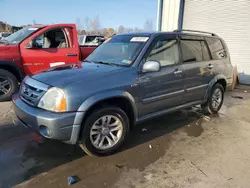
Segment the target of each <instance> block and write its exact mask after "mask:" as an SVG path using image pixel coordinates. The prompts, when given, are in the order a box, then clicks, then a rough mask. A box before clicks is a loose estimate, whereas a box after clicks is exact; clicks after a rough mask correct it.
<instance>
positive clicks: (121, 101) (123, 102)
mask: <svg viewBox="0 0 250 188" xmlns="http://www.w3.org/2000/svg"><path fill="white" fill-rule="evenodd" d="M105 106H116V107H119V108H121V109H122V110H123V111H124V112H125V113H126V114H127V116H128V118H129V124H130V125H133V124H134V121H135V116H134V110H133V107H132V105H131V103H130V101H129V100H128V99H126V98H124V97H114V98H109V99H105V100H102V101H99V102H97V103H96V104H94V105H93V106H91V107H90V109H88V110H87V113H86V115H85V117H84V119H83V121H82V122H83V123H84V122H85V121H86V119H87V117H88V116H89V115H90V114H91V113H92V112H93V111H95V110H96V109H98V108H103V107H105Z"/></svg>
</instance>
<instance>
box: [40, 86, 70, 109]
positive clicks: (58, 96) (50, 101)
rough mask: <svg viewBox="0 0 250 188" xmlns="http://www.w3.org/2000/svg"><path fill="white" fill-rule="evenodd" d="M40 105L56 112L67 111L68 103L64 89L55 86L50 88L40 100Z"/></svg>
mask: <svg viewBox="0 0 250 188" xmlns="http://www.w3.org/2000/svg"><path fill="white" fill-rule="evenodd" d="M38 107H39V108H43V109H45V110H49V111H54V112H65V111H66V110H67V104H66V97H65V93H64V91H63V90H61V89H59V88H55V87H53V88H51V89H49V90H48V91H47V92H46V93H45V94H44V95H43V97H42V98H41V100H40V101H39V103H38Z"/></svg>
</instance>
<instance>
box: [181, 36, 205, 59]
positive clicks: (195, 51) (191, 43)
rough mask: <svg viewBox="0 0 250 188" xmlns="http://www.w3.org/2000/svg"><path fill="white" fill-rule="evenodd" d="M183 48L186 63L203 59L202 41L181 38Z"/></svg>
mask: <svg viewBox="0 0 250 188" xmlns="http://www.w3.org/2000/svg"><path fill="white" fill-rule="evenodd" d="M181 50H182V58H183V62H184V63H188V62H199V61H202V60H203V58H202V47H201V41H195V40H181Z"/></svg>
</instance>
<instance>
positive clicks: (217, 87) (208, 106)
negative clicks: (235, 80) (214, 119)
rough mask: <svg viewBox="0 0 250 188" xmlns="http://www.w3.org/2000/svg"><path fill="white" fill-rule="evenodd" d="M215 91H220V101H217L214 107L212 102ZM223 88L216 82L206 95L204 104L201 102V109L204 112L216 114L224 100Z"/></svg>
mask: <svg viewBox="0 0 250 188" xmlns="http://www.w3.org/2000/svg"><path fill="white" fill-rule="evenodd" d="M217 92H221V100H220V102H218V101H217V103H216V104H217V106H216V107H215V106H214V104H213V101H214V100H213V96H214V95H215V93H217ZM224 92H225V91H224V88H223V86H222V85H221V84H219V83H217V84H215V85H214V86H213V88H212V90H211V92H210V94H209V97H208V100H207V102H206V103H205V104H202V105H201V107H202V110H203V111H204V112H205V113H206V114H216V113H218V111H219V110H220V109H221V106H222V104H223V101H224ZM217 98H218V97H217Z"/></svg>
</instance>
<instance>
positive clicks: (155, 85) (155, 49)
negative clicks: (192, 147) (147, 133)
mask: <svg viewBox="0 0 250 188" xmlns="http://www.w3.org/2000/svg"><path fill="white" fill-rule="evenodd" d="M179 57H180V56H179V42H178V40H177V37H176V35H166V36H164V35H163V36H159V37H157V38H156V39H155V40H154V42H153V43H152V45H151V48H150V50H149V51H148V53H147V54H146V57H145V61H144V62H146V61H158V62H159V63H160V65H161V69H160V71H159V72H148V73H140V75H139V77H138V79H139V88H140V89H139V94H140V104H139V108H138V115H139V117H143V116H146V115H150V114H151V113H154V112H160V111H162V110H166V109H168V108H172V107H174V106H178V105H180V104H182V96H183V92H184V77H183V74H182V73H183V71H184V70H183V66H182V64H181V63H180V58H179Z"/></svg>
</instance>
